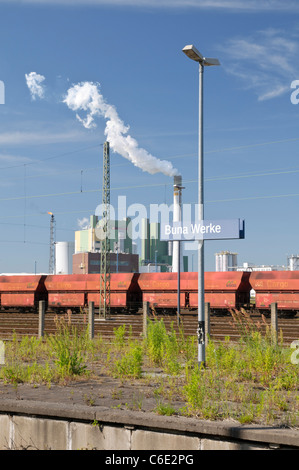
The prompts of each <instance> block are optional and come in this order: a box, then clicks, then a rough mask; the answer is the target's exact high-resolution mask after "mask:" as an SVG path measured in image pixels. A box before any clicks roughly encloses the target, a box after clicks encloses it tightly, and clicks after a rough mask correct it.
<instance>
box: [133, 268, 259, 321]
mask: <svg viewBox="0 0 299 470" xmlns="http://www.w3.org/2000/svg"><path fill="white" fill-rule="evenodd" d="M249 276H250V273H247V272H237V271H230V272H205V296H204V300H205V302H209V303H210V308H211V311H212V312H215V313H216V312H218V313H226V312H228V310H229V309H231V308H235V309H239V308H241V307H249V305H250V290H251V286H250V283H249ZM138 284H139V287H140V290H141V291H142V299H143V301H146V302H149V304H150V307H151V308H152V309H154V310H155V311H156V312H157V313H174V312H175V311H176V309H177V305H178V278H177V274H176V273H144V274H140V275H139V278H138ZM197 307H198V276H197V273H181V275H180V308H181V309H185V311H193V310H196V309H197ZM182 313H183V312H182Z"/></svg>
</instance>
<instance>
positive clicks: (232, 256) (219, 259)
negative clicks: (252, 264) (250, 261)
mask: <svg viewBox="0 0 299 470" xmlns="http://www.w3.org/2000/svg"><path fill="white" fill-rule="evenodd" d="M215 256H216V272H221V271H222V272H224V271H236V269H237V266H238V258H237V253H231V252H230V251H222V252H221V253H216V254H215Z"/></svg>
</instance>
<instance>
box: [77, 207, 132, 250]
mask: <svg viewBox="0 0 299 470" xmlns="http://www.w3.org/2000/svg"><path fill="white" fill-rule="evenodd" d="M100 220H101V219H100V218H99V217H97V216H96V215H92V216H90V224H89V226H88V227H87V228H85V229H83V230H77V231H76V232H75V253H82V252H95V251H100V249H101V242H100V239H99V238H98V236H97V232H98V230H100V225H99V223H100ZM130 221H131V219H130V218H129V217H128V218H127V219H125V220H113V221H111V238H110V247H111V251H113V252H114V251H115V252H116V251H117V250H118V251H119V252H121V253H133V250H134V245H133V243H132V237H131V234H130V225H129V224H130Z"/></svg>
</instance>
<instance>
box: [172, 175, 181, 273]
mask: <svg viewBox="0 0 299 470" xmlns="http://www.w3.org/2000/svg"><path fill="white" fill-rule="evenodd" d="M182 189H183V187H182V177H181V176H175V177H174V184H173V222H181V219H182ZM172 244H173V249H172V272H173V273H177V272H178V271H179V263H180V271H183V256H182V251H183V250H182V246H179V244H180V242H178V241H173V242H172Z"/></svg>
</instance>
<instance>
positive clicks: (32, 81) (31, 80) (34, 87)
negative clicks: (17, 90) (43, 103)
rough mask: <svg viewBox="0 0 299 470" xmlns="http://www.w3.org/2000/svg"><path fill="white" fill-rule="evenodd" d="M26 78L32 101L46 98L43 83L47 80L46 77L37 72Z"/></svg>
mask: <svg viewBox="0 0 299 470" xmlns="http://www.w3.org/2000/svg"><path fill="white" fill-rule="evenodd" d="M25 78H26V84H27V86H28V88H29V91H30V93H31V97H32V99H33V100H36V98H40V99H42V98H44V96H45V88H44V85H42V83H43V81H44V80H45V77H44V76H43V75H40V74H38V73H36V72H30V73H29V74H25Z"/></svg>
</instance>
